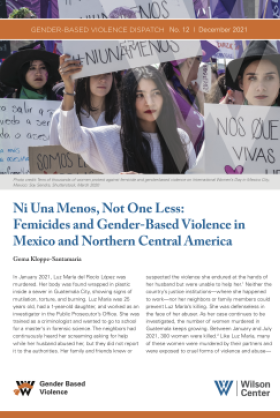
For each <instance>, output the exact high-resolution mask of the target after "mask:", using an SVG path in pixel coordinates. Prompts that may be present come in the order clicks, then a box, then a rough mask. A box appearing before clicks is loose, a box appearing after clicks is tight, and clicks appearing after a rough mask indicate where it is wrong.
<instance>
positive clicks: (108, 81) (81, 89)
mask: <svg viewBox="0 0 280 418" xmlns="http://www.w3.org/2000/svg"><path fill="white" fill-rule="evenodd" d="M75 105H76V106H75V107H76V113H77V116H78V119H79V122H80V125H81V126H84V127H86V128H96V127H97V126H106V125H114V124H115V125H120V124H121V115H120V111H119V98H118V93H117V89H116V85H115V79H114V75H113V73H107V74H100V75H93V76H91V77H85V78H79V79H78V80H77V82H76V88H75ZM59 115H60V110H59V109H58V110H57V111H56V112H55V113H54V116H53V118H52V123H51V130H50V145H60V141H59V136H58V122H59Z"/></svg>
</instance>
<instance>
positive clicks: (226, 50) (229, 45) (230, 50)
mask: <svg viewBox="0 0 280 418" xmlns="http://www.w3.org/2000/svg"><path fill="white" fill-rule="evenodd" d="M217 45H218V48H219V52H217V53H216V54H215V55H213V58H216V59H235V58H237V57H238V56H239V55H238V52H239V49H240V44H239V43H235V41H228V40H225V41H217Z"/></svg>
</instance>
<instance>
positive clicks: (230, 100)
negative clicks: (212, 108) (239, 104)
mask: <svg viewBox="0 0 280 418" xmlns="http://www.w3.org/2000/svg"><path fill="white" fill-rule="evenodd" d="M234 102H235V99H234V97H233V90H228V92H227V94H226V96H225V97H224V98H223V100H221V101H220V103H219V104H234Z"/></svg>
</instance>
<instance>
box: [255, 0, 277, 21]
mask: <svg viewBox="0 0 280 418" xmlns="http://www.w3.org/2000/svg"><path fill="white" fill-rule="evenodd" d="M265 5H266V0H260V3H259V17H260V18H263V15H264V11H265ZM279 9H280V1H279V0H269V1H268V6H267V10H266V14H265V19H279V17H280V12H279Z"/></svg>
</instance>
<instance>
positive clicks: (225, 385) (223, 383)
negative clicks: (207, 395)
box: [214, 380, 233, 396]
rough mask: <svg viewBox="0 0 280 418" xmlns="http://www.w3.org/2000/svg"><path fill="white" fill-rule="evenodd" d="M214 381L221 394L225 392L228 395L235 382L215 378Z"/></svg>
mask: <svg viewBox="0 0 280 418" xmlns="http://www.w3.org/2000/svg"><path fill="white" fill-rule="evenodd" d="M214 382H215V385H216V386H217V389H218V391H219V393H220V395H223V394H225V395H226V396H227V394H228V393H229V391H230V388H231V386H232V384H233V380H214Z"/></svg>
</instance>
